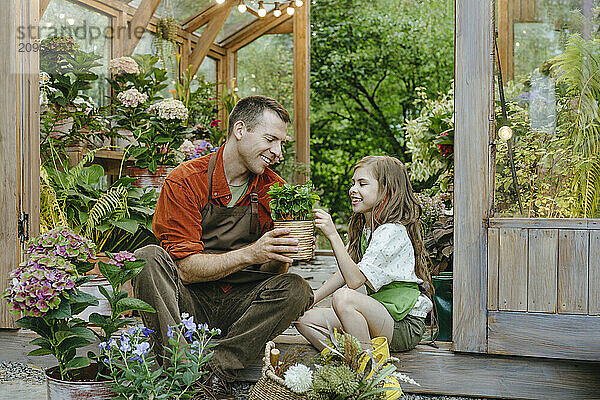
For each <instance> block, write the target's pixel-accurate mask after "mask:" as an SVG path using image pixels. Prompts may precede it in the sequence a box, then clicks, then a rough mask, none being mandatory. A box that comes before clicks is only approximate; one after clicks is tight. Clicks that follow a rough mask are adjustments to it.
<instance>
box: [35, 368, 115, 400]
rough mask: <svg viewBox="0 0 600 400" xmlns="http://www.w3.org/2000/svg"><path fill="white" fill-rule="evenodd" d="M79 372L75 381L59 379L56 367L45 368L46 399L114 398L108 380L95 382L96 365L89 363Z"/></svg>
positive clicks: (95, 399)
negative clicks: (79, 376) (78, 378)
mask: <svg viewBox="0 0 600 400" xmlns="http://www.w3.org/2000/svg"><path fill="white" fill-rule="evenodd" d="M77 371H79V372H81V379H80V380H77V381H73V382H70V381H63V380H61V379H60V372H59V371H58V367H52V368H48V369H47V370H46V388H47V390H48V400H88V399H94V400H110V399H113V398H116V396H117V395H116V394H115V393H114V392H113V390H112V387H111V384H110V382H109V381H101V382H96V381H95V379H96V374H97V372H98V366H97V365H96V364H91V365H89V366H87V367H85V368H81V369H80V370H77Z"/></svg>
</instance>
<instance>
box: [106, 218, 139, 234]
mask: <svg viewBox="0 0 600 400" xmlns="http://www.w3.org/2000/svg"><path fill="white" fill-rule="evenodd" d="M112 224H113V225H114V226H116V227H117V228H121V229H123V230H124V231H127V232H129V233H131V234H132V235H133V234H135V233H136V232H137V230H138V227H139V223H138V222H137V221H136V220H134V219H127V218H123V219H120V220H118V221H112Z"/></svg>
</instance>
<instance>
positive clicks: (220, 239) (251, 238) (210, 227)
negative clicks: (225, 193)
mask: <svg viewBox="0 0 600 400" xmlns="http://www.w3.org/2000/svg"><path fill="white" fill-rule="evenodd" d="M216 161H217V156H216V154H213V155H212V156H211V157H210V160H209V162H208V174H207V179H208V202H207V203H206V205H205V206H204V208H203V209H202V210H201V211H200V214H201V215H202V221H201V222H200V225H201V226H202V242H204V252H205V253H224V252H227V251H231V250H237V249H239V248H242V247H244V246H247V245H249V244H251V243H253V242H255V241H256V240H257V239H258V238H259V237H260V223H259V220H258V194H257V193H256V190H255V189H253V190H252V193H250V205H249V206H235V207H219V206H216V205H214V204H212V203H211V199H212V178H213V173H214V170H215V164H216ZM250 178H252V177H250ZM259 268H260V265H251V266H249V267H247V268H245V269H243V270H241V271H238V272H234V273H233V274H231V275H228V276H226V277H225V278H222V279H220V280H219V282H220V283H222V284H223V285H222V287H223V290H225V291H227V289H226V288H227V286H229V285H232V284H240V283H249V282H259V281H264V280H266V279H268V278H270V277H272V276H274V275H275V274H273V273H270V272H263V271H258V269H259Z"/></svg>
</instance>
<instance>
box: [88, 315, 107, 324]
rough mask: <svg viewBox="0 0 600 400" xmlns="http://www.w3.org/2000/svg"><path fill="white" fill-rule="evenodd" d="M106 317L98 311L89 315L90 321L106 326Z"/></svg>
mask: <svg viewBox="0 0 600 400" xmlns="http://www.w3.org/2000/svg"><path fill="white" fill-rule="evenodd" d="M106 319H107V318H106V317H104V316H102V315H100V314H98V313H92V314H91V315H90V317H89V320H90V323H91V324H94V325H96V326H104V324H105V323H106Z"/></svg>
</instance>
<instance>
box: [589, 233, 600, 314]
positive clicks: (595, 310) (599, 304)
mask: <svg viewBox="0 0 600 400" xmlns="http://www.w3.org/2000/svg"><path fill="white" fill-rule="evenodd" d="M589 268H590V277H589V290H590V294H589V310H588V314H590V315H600V231H590V262H589Z"/></svg>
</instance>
